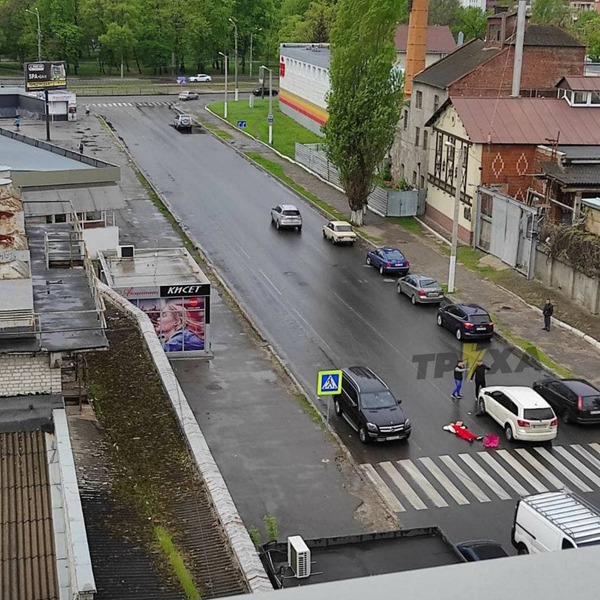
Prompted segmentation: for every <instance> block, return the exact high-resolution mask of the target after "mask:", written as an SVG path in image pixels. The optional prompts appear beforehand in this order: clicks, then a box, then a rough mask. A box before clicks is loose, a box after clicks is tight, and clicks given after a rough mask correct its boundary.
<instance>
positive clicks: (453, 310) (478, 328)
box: [437, 304, 494, 340]
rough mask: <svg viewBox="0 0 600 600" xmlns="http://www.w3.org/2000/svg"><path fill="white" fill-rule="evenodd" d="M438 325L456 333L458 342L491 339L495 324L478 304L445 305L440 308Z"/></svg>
mask: <svg viewBox="0 0 600 600" xmlns="http://www.w3.org/2000/svg"><path fill="white" fill-rule="evenodd" d="M437 324H438V325H439V326H440V327H446V328H448V329H449V330H450V331H452V332H453V333H454V335H455V336H456V339H457V340H463V339H472V338H487V339H489V338H491V337H492V336H493V335H494V322H493V321H492V319H491V317H490V315H489V313H488V312H487V311H486V310H485V309H484V308H481V306H479V305H478V304H444V305H442V306H440V309H439V311H438V316H437Z"/></svg>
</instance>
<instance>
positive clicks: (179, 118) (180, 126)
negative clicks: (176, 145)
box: [173, 114, 194, 131]
mask: <svg viewBox="0 0 600 600" xmlns="http://www.w3.org/2000/svg"><path fill="white" fill-rule="evenodd" d="M193 123H194V122H193V120H192V115H186V114H178V115H175V119H174V121H173V126H174V127H175V129H177V131H191V130H192V125H193Z"/></svg>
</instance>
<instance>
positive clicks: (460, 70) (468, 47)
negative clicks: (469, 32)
mask: <svg viewBox="0 0 600 600" xmlns="http://www.w3.org/2000/svg"><path fill="white" fill-rule="evenodd" d="M501 51H502V48H486V47H485V42H484V41H483V40H479V39H473V40H470V41H469V42H467V43H466V44H463V45H462V46H459V47H458V48H457V49H456V50H454V52H452V53H451V54H449V55H448V56H445V57H444V58H442V59H441V60H438V61H437V62H436V63H434V64H432V65H431V66H429V67H427V68H426V69H423V70H422V71H421V72H420V73H418V74H417V75H415V77H414V79H413V81H414V82H415V83H424V84H426V85H432V86H434V87H437V88H440V89H442V90H444V89H446V88H447V87H448V85H450V84H451V83H452V82H453V81H456V80H457V79H460V78H461V77H463V76H464V75H466V74H467V73H469V72H471V71H472V70H473V69H474V68H475V67H477V66H478V65H480V64H482V63H484V62H485V61H487V60H489V59H490V58H493V57H494V56H496V55H497V54H498V53H499V52H501Z"/></svg>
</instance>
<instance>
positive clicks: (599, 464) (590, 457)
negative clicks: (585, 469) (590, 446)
mask: <svg viewBox="0 0 600 600" xmlns="http://www.w3.org/2000/svg"><path fill="white" fill-rule="evenodd" d="M571 448H573V450H575V451H576V452H579V454H581V456H583V457H584V458H586V459H587V460H588V461H589V462H591V463H592V464H593V465H594V466H595V467H596V469H600V460H598V459H597V458H596V457H595V456H594V455H593V454H592V453H591V452H590V451H589V450H586V449H585V448H583V447H582V446H580V445H579V444H571Z"/></svg>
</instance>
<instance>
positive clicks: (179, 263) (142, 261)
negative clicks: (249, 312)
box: [99, 248, 210, 289]
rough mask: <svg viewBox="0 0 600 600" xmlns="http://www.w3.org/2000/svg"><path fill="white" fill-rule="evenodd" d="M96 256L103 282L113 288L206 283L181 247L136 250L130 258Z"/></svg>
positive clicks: (192, 260)
mask: <svg viewBox="0 0 600 600" xmlns="http://www.w3.org/2000/svg"><path fill="white" fill-rule="evenodd" d="M99 257H100V261H101V263H102V267H103V270H104V273H105V275H106V278H107V283H108V285H110V286H111V287H113V288H115V289H122V288H136V287H160V286H161V285H200V284H209V283H210V280H209V279H208V277H206V275H204V273H203V272H202V271H201V270H200V267H199V266H198V265H197V264H196V262H195V261H194V259H193V258H192V257H191V255H190V253H189V252H188V251H187V250H186V249H185V248H162V249H156V250H150V249H140V250H138V249H136V250H135V256H134V258H119V256H117V254H116V253H111V252H102V253H99Z"/></svg>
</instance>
